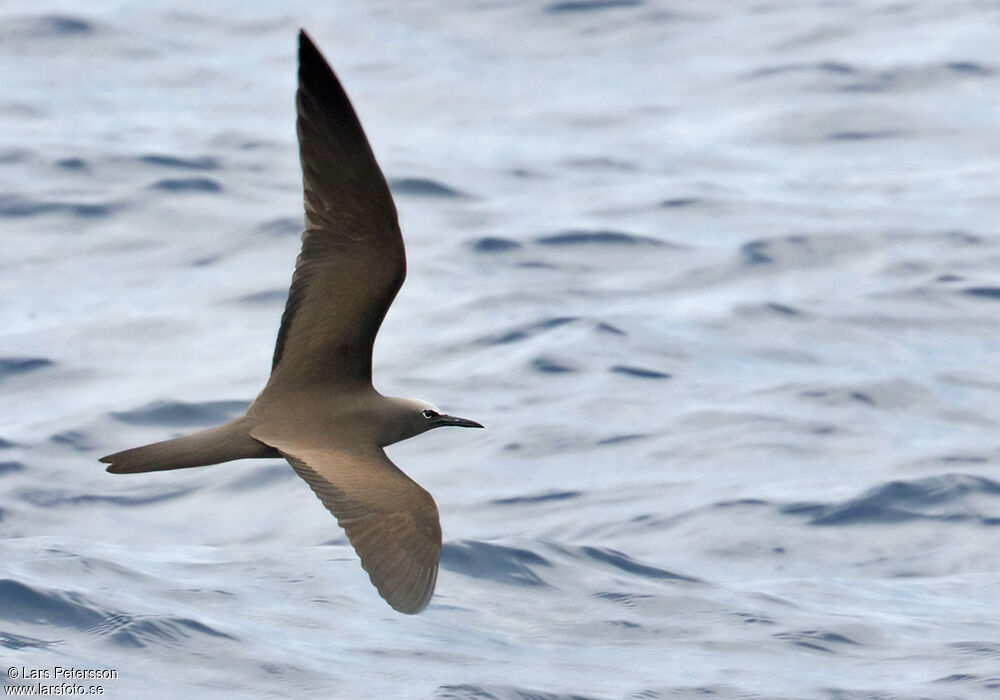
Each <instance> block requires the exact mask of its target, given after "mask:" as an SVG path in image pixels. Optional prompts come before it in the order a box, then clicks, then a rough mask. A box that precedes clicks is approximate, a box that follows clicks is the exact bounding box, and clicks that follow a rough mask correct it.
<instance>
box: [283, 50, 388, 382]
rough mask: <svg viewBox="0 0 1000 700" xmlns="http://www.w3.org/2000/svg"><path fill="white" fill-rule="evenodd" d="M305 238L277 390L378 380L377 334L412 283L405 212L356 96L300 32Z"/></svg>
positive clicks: (290, 299)
mask: <svg viewBox="0 0 1000 700" xmlns="http://www.w3.org/2000/svg"><path fill="white" fill-rule="evenodd" d="M296 104H297V107H298V125H297V130H298V136H299V155H300V159H301V161H302V176H303V184H304V188H305V213H306V230H305V233H303V234H302V252H301V253H300V254H299V257H298V261H297V262H296V266H295V274H294V275H293V277H292V286H291V289H290V290H289V293H288V302H287V303H286V305H285V312H284V314H283V315H282V317H281V329H280V330H279V332H278V342H277V344H276V346H275V348H274V360H273V362H272V367H271V373H272V374H271V380H270V382H269V384H270V385H275V384H277V385H280V386H282V387H283V388H293V387H296V386H301V385H315V384H316V383H327V384H330V383H333V384H336V383H341V382H352V381H366V382H370V381H371V356H372V345H373V344H374V342H375V335H376V334H377V333H378V329H379V326H380V325H381V324H382V319H383V318H384V317H385V314H386V311H388V309H389V305H390V304H391V303H392V300H393V299H394V298H395V296H396V293H397V292H398V291H399V288H400V286H401V285H402V284H403V279H404V278H405V276H406V254H405V252H404V249H403V238H402V236H401V235H400V232H399V223H398V220H397V217H396V207H395V205H394V204H393V201H392V196H391V194H390V193H389V187H388V185H387V184H386V181H385V177H384V176H383V175H382V171H381V170H379V167H378V163H376V162H375V156H374V155H373V154H372V150H371V147H370V146H369V145H368V140H367V139H366V138H365V133H364V131H363V130H362V128H361V123H360V122H359V121H358V117H357V115H356V114H355V113H354V109H353V108H352V107H351V103H350V101H349V100H348V98H347V94H346V93H345V92H344V89H343V88H342V87H341V85H340V82H339V81H338V80H337V77H336V76H335V75H334V73H333V70H331V68H330V66H329V65H328V64H327V62H326V60H325V59H324V58H323V56H322V54H320V52H319V50H318V49H317V48H316V46H315V45H314V44H313V43H312V41H311V40H310V38H309V36H308V35H307V34H306V33H305V32H304V31H303V32H300V33H299V89H298V93H297V95H296Z"/></svg>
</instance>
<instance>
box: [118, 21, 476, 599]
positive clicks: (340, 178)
mask: <svg viewBox="0 0 1000 700" xmlns="http://www.w3.org/2000/svg"><path fill="white" fill-rule="evenodd" d="M296 104H297V108H298V125H297V126H298V136H299V153H300V158H301V161H302V171H303V183H304V189H305V210H306V230H305V233H303V235H302V252H301V253H300V254H299V258H298V261H297V262H296V267H295V274H294V275H293V277H292V285H291V288H290V289H289V293H288V301H287V303H286V306H285V312H284V314H283V315H282V319H281V328H280V330H279V332H278V341H277V343H276V346H275V351H274V359H273V361H272V368H271V376H270V378H269V379H268V382H267V385H266V386H265V387H264V390H263V391H262V392H261V393H260V395H259V396H258V397H257V399H256V400H255V401H254V402H253V404H251V406H250V408H249V409H247V412H246V415H244V416H241V417H240V418H238V419H236V420H235V421H232V422H231V423H227V424H226V425H223V426H219V427H217V428H211V429H209V430H204V431H202V432H200V433H196V434H194V435H188V436H186V437H181V438H176V439H174V440H167V441H164V442H158V443H154V444H152V445H144V446H142V447H136V448H133V449H130V450H125V451H123V452H118V453H116V454H112V455H109V456H107V457H103V458H102V459H101V461H102V462H107V463H110V466H109V467H108V471H109V472H112V473H116V474H126V473H138V472H148V471H162V470H167V469H181V468H186V467H198V466H205V465H209V464H218V463H220V462H228V461H231V460H236V459H245V458H262V457H285V458H286V459H287V460H288V462H289V463H290V464H291V465H292V467H294V469H295V471H296V472H297V473H298V474H299V476H301V477H302V478H303V479H305V480H306V482H308V483H309V485H310V486H311V487H312V489H313V491H314V492H315V493H316V495H317V496H318V497H319V498H320V500H321V501H322V502H323V504H324V505H325V506H326V507H327V508H328V509H329V510H330V512H332V513H333V514H334V516H336V518H337V521H338V522H339V523H340V525H341V526H342V527H343V528H344V530H345V531H346V532H347V536H348V538H349V539H350V541H351V544H352V545H353V546H354V548H355V550H356V551H357V552H358V555H359V556H360V557H361V563H362V566H364V568H365V570H366V571H368V574H369V576H370V578H371V580H372V583H373V584H374V585H375V587H376V588H377V589H378V591H379V594H380V595H382V597H383V598H385V599H386V601H388V603H389V604H390V605H392V607H393V608H395V609H396V610H399V611H400V612H405V613H416V612H419V611H420V610H422V609H423V608H424V607H425V606H426V605H427V603H428V602H429V601H430V598H431V595H432V594H433V592H434V584H435V581H436V578H437V568H438V560H439V558H440V555H441V527H440V523H439V519H438V512H437V506H436V505H435V504H434V499H433V498H431V496H430V494H429V493H427V492H426V491H425V490H424V489H422V488H421V487H420V486H419V485H417V484H416V483H415V482H414V481H413V480H411V479H410V478H409V477H408V476H406V475H405V474H404V473H403V472H402V471H400V470H399V469H398V468H397V467H396V466H395V465H394V464H393V463H392V462H391V461H390V460H389V458H388V457H387V456H386V454H385V452H384V451H383V449H382V448H383V447H385V446H387V445H391V444H393V443H396V442H399V441H400V440H405V439H407V438H410V437H413V436H415V435H419V434H420V433H423V432H426V431H427V430H430V429H432V428H437V427H442V426H447V425H452V426H460V427H482V426H481V425H479V424H478V423H475V422H474V421H470V420H466V419H463V418H455V417H452V416H448V415H444V414H442V413H441V412H440V411H438V410H437V409H436V408H434V406H432V405H430V404H428V403H426V402H424V401H417V400H414V399H401V398H393V397H386V396H382V395H381V394H380V393H378V392H377V391H376V390H375V388H374V387H373V386H372V382H371V364H372V346H373V344H374V342H375V336H376V334H377V333H378V329H379V326H380V325H381V323H382V319H383V318H384V316H385V314H386V311H387V310H388V308H389V305H390V304H391V303H392V300H393V299H394V298H395V296H396V293H397V292H398V291H399V288H400V286H401V285H402V284H403V280H404V278H405V276H406V255H405V251H404V248H403V239H402V235H401V234H400V231H399V224H398V221H397V218H396V208H395V205H394V204H393V201H392V196H391V195H390V193H389V187H388V185H387V184H386V181H385V178H384V177H383V175H382V172H381V170H380V169H379V167H378V164H377V163H376V161H375V157H374V155H373V154H372V151H371V148H370V146H369V145H368V141H367V139H366V137H365V134H364V131H363V130H362V128H361V124H360V122H359V121H358V118H357V115H356V114H355V113H354V109H353V108H352V107H351V104H350V101H349V100H348V98H347V95H346V93H345V92H344V90H343V88H342V87H341V86H340V83H339V81H338V80H337V78H336V76H335V75H334V73H333V71H332V70H331V69H330V67H329V65H328V64H327V63H326V61H325V60H324V59H323V56H322V55H321V54H320V53H319V51H318V50H317V49H316V47H315V45H314V44H313V43H312V41H311V40H310V39H309V37H308V35H306V33H305V32H301V33H300V34H299V90H298V94H297V99H296Z"/></svg>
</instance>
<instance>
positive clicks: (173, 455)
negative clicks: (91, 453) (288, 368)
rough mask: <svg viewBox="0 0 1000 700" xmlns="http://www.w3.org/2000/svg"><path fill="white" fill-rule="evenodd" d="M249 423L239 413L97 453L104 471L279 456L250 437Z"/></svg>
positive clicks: (132, 471)
mask: <svg viewBox="0 0 1000 700" xmlns="http://www.w3.org/2000/svg"><path fill="white" fill-rule="evenodd" d="M253 425H254V424H253V421H251V420H250V419H249V418H247V417H246V416H243V417H242V418H238V419H237V420H234V421H233V422H232V423H227V424H226V425H220V426H219V427H218V428H210V429H209V430H203V431H201V432H200V433H195V434H194V435H187V436H185V437H180V438H176V439H174V440H164V441H163V442H154V443H153V444H151V445H143V446H142V447H133V448H132V449H131V450H123V451H121V452H116V453H115V454H113V455H108V456H107V457H101V461H102V462H105V463H107V464H109V465H110V466H109V467H108V471H109V472H111V473H112V474H138V473H140V472H158V471H165V470H167V469H184V468H186V467H204V466H207V465H209V464H218V463H219V462H230V461H232V460H234V459H248V458H254V457H280V456H281V455H280V454H279V453H278V451H277V450H275V449H274V448H273V447H270V446H269V445H265V444H264V443H262V442H260V441H258V440H255V439H253V438H252V437H250V429H251V428H252V427H253Z"/></svg>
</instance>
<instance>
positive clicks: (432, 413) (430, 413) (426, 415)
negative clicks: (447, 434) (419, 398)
mask: <svg viewBox="0 0 1000 700" xmlns="http://www.w3.org/2000/svg"><path fill="white" fill-rule="evenodd" d="M421 413H422V414H423V416H424V418H426V419H428V420H430V419H431V418H436V417H437V416H439V415H441V414H440V413H438V412H437V411H432V410H431V409H429V408H425V409H424V410H423V411H421Z"/></svg>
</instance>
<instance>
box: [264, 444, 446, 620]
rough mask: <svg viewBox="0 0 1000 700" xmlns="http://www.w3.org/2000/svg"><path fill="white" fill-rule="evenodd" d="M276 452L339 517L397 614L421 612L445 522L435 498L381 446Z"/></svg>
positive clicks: (434, 575) (430, 590)
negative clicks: (358, 448) (395, 462)
mask: <svg viewBox="0 0 1000 700" xmlns="http://www.w3.org/2000/svg"><path fill="white" fill-rule="evenodd" d="M274 447H276V448H277V449H278V450H279V451H280V452H281V454H282V455H283V456H284V457H285V459H287V460H288V462H289V464H291V465H292V467H294V469H295V471H296V472H298V474H299V476H301V477H302V478H303V479H305V481H306V482H307V483H308V484H309V486H311V487H312V490H313V491H314V492H315V494H316V495H317V496H318V497H319V499H320V501H322V502H323V505H325V506H326V507H327V509H328V510H329V511H330V512H331V513H333V515H334V516H335V517H336V518H337V522H338V523H339V524H340V526H341V527H343V528H344V530H345V532H346V533H347V538H348V539H349V540H350V542H351V545H352V546H353V547H354V549H355V551H356V552H357V553H358V556H359V557H360V558H361V566H362V567H363V568H364V569H365V571H367V572H368V576H369V578H370V579H371V582H372V584H374V586H375V588H376V589H377V590H378V592H379V595H381V596H382V597H383V598H385V600H386V602H388V603H389V605H391V606H392V607H393V608H395V609H396V610H398V611H399V612H402V613H407V614H413V613H418V612H420V611H421V610H423V609H424V608H425V607H426V606H427V603H428V602H430V599H431V596H432V595H433V593H434V585H435V583H436V582H437V571H438V562H439V560H440V558H441V523H440V519H439V517H438V510H437V506H436V505H435V503H434V499H433V498H432V497H431V495H430V494H429V493H427V491H425V490H424V489H423V488H421V487H420V486H419V485H418V484H417V483H416V482H415V481H413V480H412V479H410V477H408V476H406V474H404V473H403V472H402V471H400V470H399V468H398V467H396V465H394V464H393V463H392V461H390V460H389V458H388V457H387V456H386V454H385V452H383V451H382V450H381V449H380V448H371V449H370V450H367V451H361V452H347V451H336V450H327V449H316V448H308V449H300V448H297V447H295V446H292V445H281V444H278V445H274Z"/></svg>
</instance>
